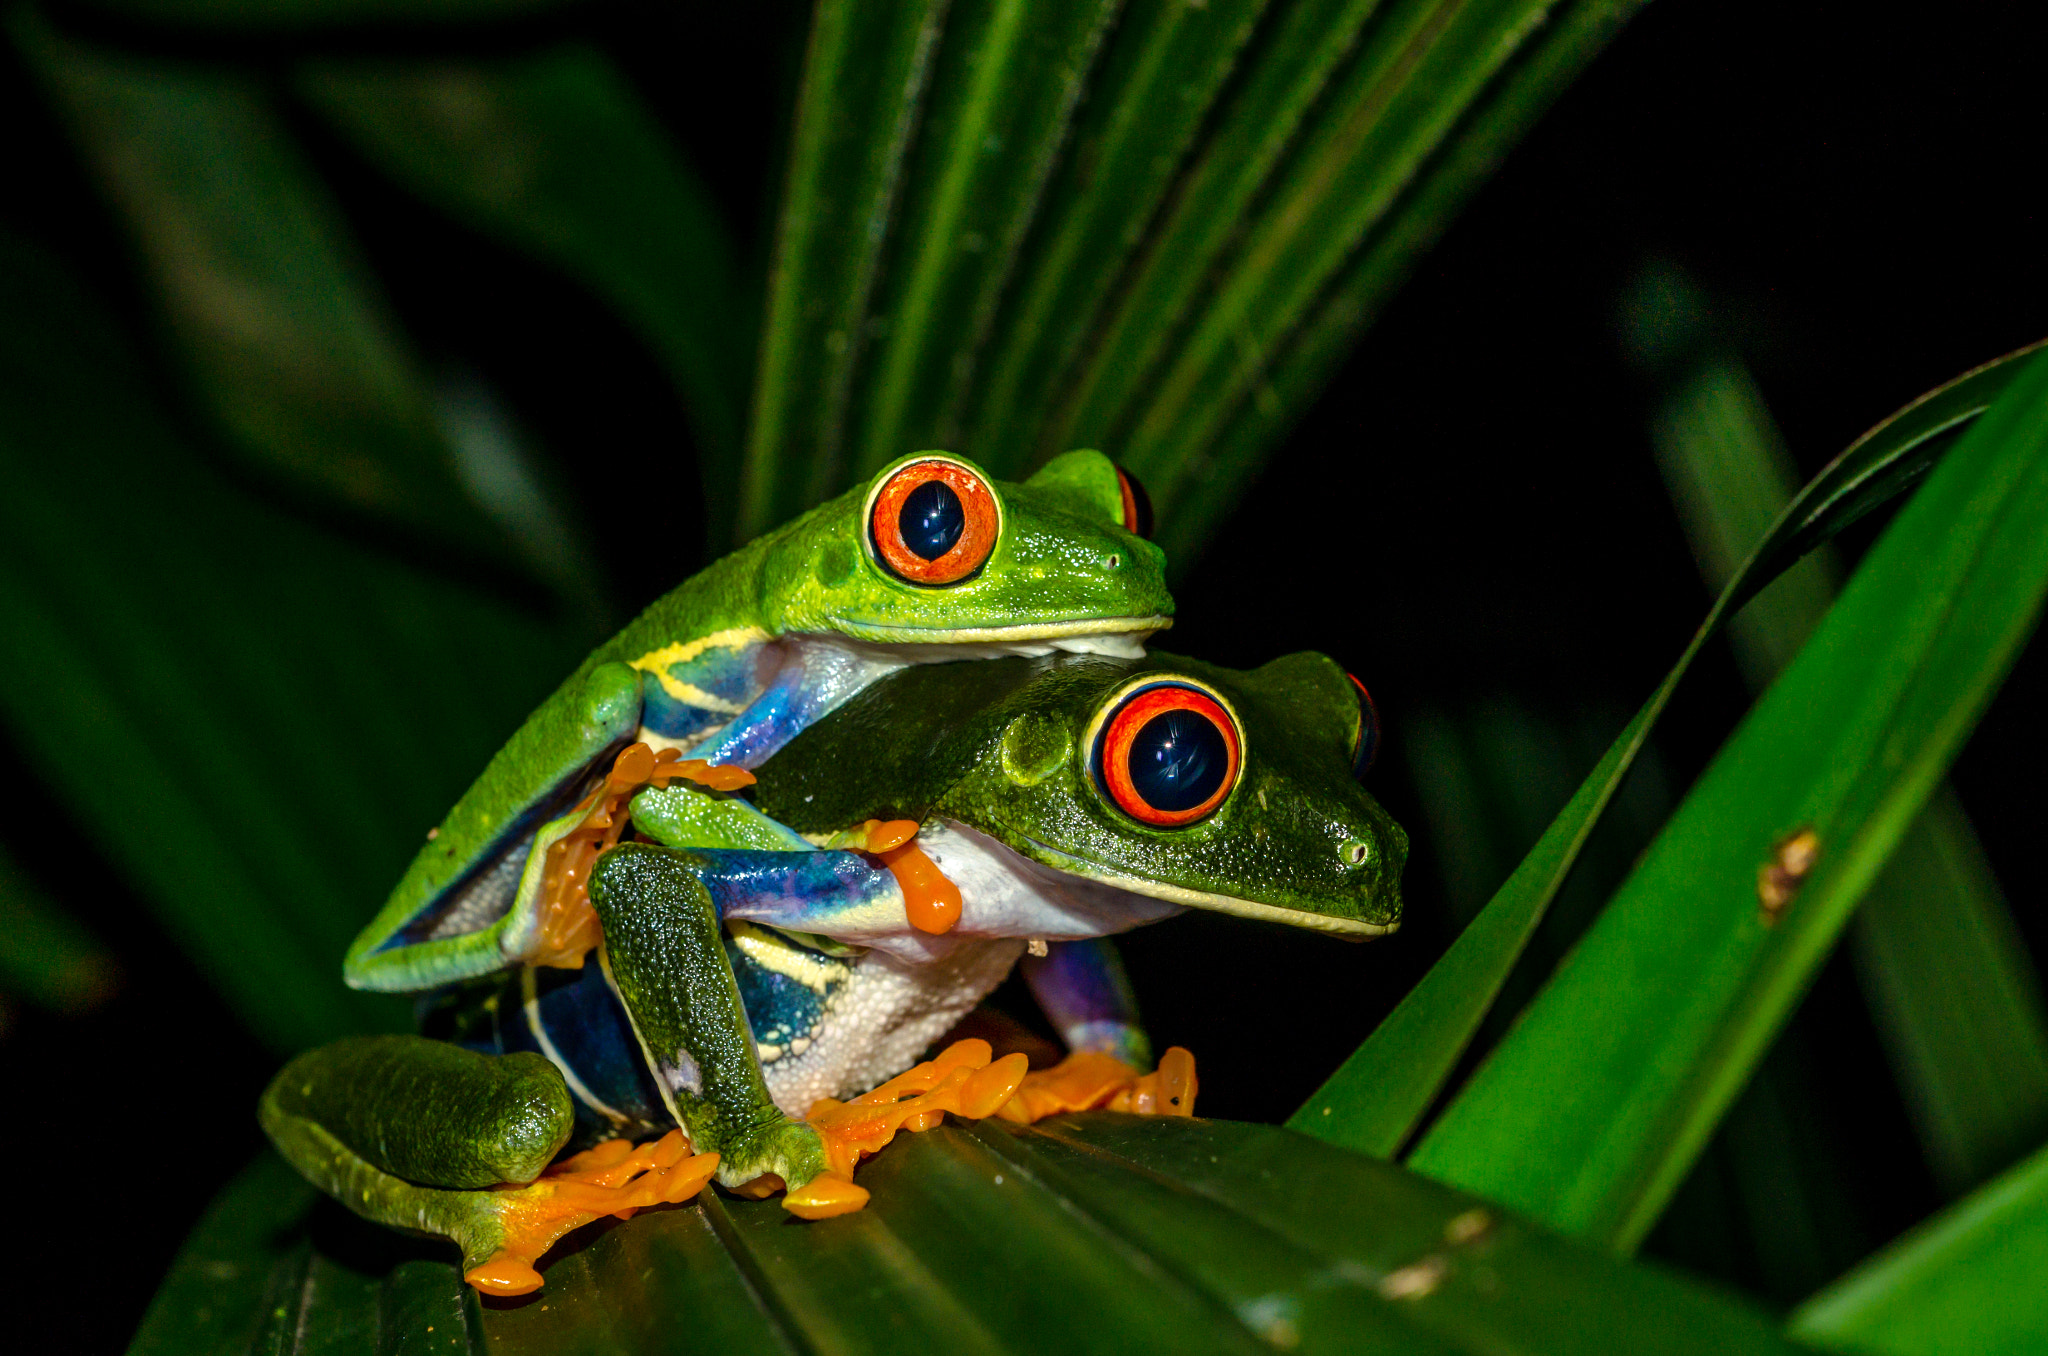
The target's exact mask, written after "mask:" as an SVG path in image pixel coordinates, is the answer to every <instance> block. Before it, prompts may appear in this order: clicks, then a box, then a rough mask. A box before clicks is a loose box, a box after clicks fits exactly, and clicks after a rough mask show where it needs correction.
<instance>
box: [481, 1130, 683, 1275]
mask: <svg viewBox="0 0 2048 1356" xmlns="http://www.w3.org/2000/svg"><path fill="white" fill-rule="evenodd" d="M717 1170H718V1155H717V1154H695V1155H693V1154H691V1153H690V1142H689V1140H688V1139H686V1138H685V1137H684V1135H683V1132H682V1131H680V1130H671V1131H669V1132H668V1133H667V1134H666V1135H663V1136H662V1137H661V1138H660V1139H658V1140H656V1141H654V1142H653V1143H651V1144H643V1145H640V1146H639V1147H637V1148H636V1147H634V1146H633V1145H632V1144H629V1143H628V1142H626V1141H625V1140H622V1139H613V1140H606V1141H605V1142H604V1143H602V1144H599V1145H597V1146H596V1147H595V1148H592V1149H587V1150H585V1151H584V1152H582V1153H580V1154H577V1155H575V1156H574V1157H572V1158H566V1159H563V1160H562V1161H561V1162H559V1163H556V1164H554V1165H553V1166H552V1167H550V1168H549V1169H548V1170H547V1171H546V1172H544V1173H542V1174H541V1176H540V1179H539V1180H538V1181H536V1182H534V1183H533V1184H532V1185H531V1186H523V1187H510V1186H508V1187H500V1188H498V1190H499V1192H500V1193H501V1197H500V1203H499V1206H498V1217H499V1221H500V1223H501V1224H503V1226H504V1229H505V1240H504V1246H502V1247H501V1248H499V1249H498V1250H497V1251H496V1252H495V1253H493V1254H491V1256H490V1258H489V1259H488V1260H486V1261H485V1262H484V1263H483V1264H482V1265H481V1266H477V1267H474V1268H472V1269H471V1270H470V1271H468V1272H467V1273H465V1274H464V1276H463V1279H464V1280H466V1281H468V1282H469V1283H470V1284H471V1285H472V1286H475V1287H476V1288H477V1289H478V1290H480V1291H482V1292H484V1293H485V1294H489V1295H524V1294H527V1293H529V1292H531V1291H534V1290H538V1289H539V1288H540V1284H541V1279H540V1273H539V1272H537V1271H535V1270H534V1269H533V1264H534V1263H535V1262H536V1261H538V1260H539V1259H540V1256H541V1254H543V1253H545V1252H546V1251H547V1250H548V1249H549V1248H551V1247H553V1246H554V1245H555V1241H556V1240H557V1239H559V1238H561V1237H562V1235H563V1234H566V1233H568V1232H569V1231H570V1230H572V1229H577V1228H581V1227H582V1226H583V1225H585V1224H588V1223H590V1222H591V1221H592V1220H596V1219H602V1218H604V1217H605V1216H606V1215H613V1216H616V1217H617V1218H619V1219H630V1218H631V1217H632V1216H633V1214H634V1212H635V1211H639V1210H644V1209H646V1208H647V1207H648V1206H651V1205H674V1204H677V1203H679V1202H682V1201H687V1200H689V1199H690V1198H691V1197H692V1196H695V1195H696V1194H697V1193H698V1192H700V1191H702V1190H703V1189H704V1184H705V1183H707V1182H709V1181H710V1180H711V1174H712V1173H714V1172H716V1171H717Z"/></svg>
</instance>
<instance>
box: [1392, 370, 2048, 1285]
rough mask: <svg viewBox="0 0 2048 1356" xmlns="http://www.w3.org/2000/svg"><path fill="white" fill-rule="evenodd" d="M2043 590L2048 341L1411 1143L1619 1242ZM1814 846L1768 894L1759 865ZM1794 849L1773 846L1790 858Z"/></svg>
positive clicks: (1447, 1174)
mask: <svg viewBox="0 0 2048 1356" xmlns="http://www.w3.org/2000/svg"><path fill="white" fill-rule="evenodd" d="M2044 591H2048V359H2041V358H2037V359H2035V360H2033V361H2031V362H2029V363H2028V364H2027V365H2026V366H2025V367H2024V368H2023V369H2022V370H2021V371H2020V372H2019V373H2018V374H2017V375H2016V376H2015V377H2014V378H2013V380H2012V382H2011V384H2010V385H2009V386H2008V387H2007V389H2006V391H2005V393H2004V394H2003V395H2002V396H2001V397H2000V399H1999V401H1998V403H1997V404H1996V405H1994V406H1993V408H1992V409H1991V410H1989V411H1988V412H1987V413H1986V414H1985V416H1984V417H1983V418H1981V419H1979V420H1978V421H1977V422H1976V423H1975V425H1974V426H1973V427H1972V428H1971V429H1970V431H1969V432H1968V433H1967V434H1966V435H1965V436H1964V437H1963V439H1962V440H1961V442H1960V443H1959V444H1958V446H1957V447H1956V449H1955V450H1954V451H1953V453H1951V455H1950V456H1949V457H1948V458H1947V459H1946V460H1945V461H1944V463H1943V465H1942V466H1941V468H1940V469H1939V470H1938V471H1936V472H1935V473H1934V474H1933V475H1932V476H1931V477H1930V478H1929V479H1928V481H1927V483H1926V485H1925V486H1923V488H1922V492H1921V493H1919V494H1917V495H1916V496H1915V497H1914V499H1913V501H1912V503H1910V504H1909V505H1908V506H1907V507H1906V508H1905V509H1904V510H1903V511H1902V512H1901V513H1900V515H1899V517H1898V519H1897V520H1896V521H1895V522H1894V523H1893V524H1892V525H1891V527H1890V529H1889V530H1888V531H1887V532H1886V534H1885V536H1884V538H1883V539H1882V540H1881V541H1880V543H1879V544H1878V546H1877V547H1876V548H1874V549H1873V550H1872V551H1871V553H1870V555H1869V557H1868V558H1867V559H1866V560H1865V562H1864V563H1863V565H1862V567H1861V569H1859V570H1858V572H1857V574H1856V577H1855V578H1854V579H1853V580H1852V581H1851V582H1850V584H1849V586H1848V588H1847V589H1846V590H1845V591H1844V593H1843V595H1842V598H1841V600H1840V601H1839V602H1838V603H1837V604H1836V606H1835V608H1834V609H1833V611H1832V612H1831V613H1830V614H1829V617H1828V620H1827V622H1826V623H1825V624H1824V625H1823V627H1822V628H1821V629H1820V631H1818V632H1817V633H1816V634H1815V636H1814V638H1813V640H1812V641H1811V642H1809V643H1808V645H1807V647H1806V648H1805V650H1804V651H1802V653H1801V654H1800V657H1799V659H1798V660H1797V661H1795V662H1794V664H1793V665H1792V666H1791V667H1790V668H1789V669H1787V670H1786V672H1785V674H1784V675H1783V676H1782V677H1781V678H1780V679H1779V680H1778V682H1777V683H1776V684H1774V685H1773V686H1772V688H1771V690H1770V692H1769V693H1768V694H1767V695H1766V696H1765V697H1764V699H1763V700H1762V701H1761V702H1759V703H1758V705H1757V707H1756V709H1755V710H1754V711H1753V712H1752V713H1751V715H1750V717H1749V718H1748V719H1747V720H1746V721H1745V722H1744V724H1743V726H1742V727H1741V729H1740V730H1739V731H1738V732H1737V733H1736V735H1735V736H1734V737H1733V739H1732V740H1731V741H1730V742H1729V743H1728V745H1726V746H1725V747H1724V748H1723V750H1722V752H1721V754H1720V756H1719V757H1718V758H1717V759H1716V760H1715V762H1714V764H1713V765H1712V766H1711V767H1710V768H1709V769H1708V771H1707V772H1706V774H1705V775H1704V776H1702V778H1701V779H1700V782H1699V784H1698V785H1697V786H1696V787H1695V788H1694V790H1693V792H1692V794H1691V795H1690V796H1689V797H1688V798H1687V800H1686V802H1685V804H1684V805H1683V806H1682V807H1681V808H1680V809H1679V811H1678V813H1677V814H1676V815H1675V816H1674V817H1673V819H1672V821H1671V823H1670V824H1669V825H1668V826H1667V827H1666V829H1665V831H1664V833H1663V834H1662V835H1660V836H1659V838H1658V839H1657V841H1656V842H1655V843H1653V844H1652V845H1651V847H1650V849H1649V851H1648V853H1647V854H1646V855H1645V857H1644V860H1643V863H1642V865H1641V866H1640V867H1639V868H1638V869H1637V871H1636V872H1635V874H1634V875H1633V876H1632V877H1631V878H1630V880H1629V882H1628V883H1627V884H1626V885H1624V886H1623V888H1622V890H1621V892H1620V893H1619V894H1618V895H1617V896H1616V898H1615V900H1614V902H1613V903H1612V904H1610V905H1609V907H1608V909H1607V911H1606V913H1604V914H1603V915H1602V917H1601V919H1600V921H1599V922H1598V923H1596V924H1595V925H1594V927H1593V929H1592V930H1591V931H1590V932H1588V933H1587V935H1586V937H1585V938H1584V939H1583V940H1582V941H1581V943H1580V944H1579V947H1578V948H1577V950H1575V951H1574V952H1573V954H1572V955H1571V956H1570V957H1569V958H1567V960H1566V961H1565V963H1564V964H1563V965H1562V966H1561V967H1560V968H1559V971H1558V973H1557V975H1556V976H1555V977H1554V978H1553V979H1552V981H1551V983H1550V985H1549V986H1548V988H1547V989H1546V990H1545V991H1544V993H1543V994H1542V995H1541V996H1540V997H1539V998H1538V999H1537V1001H1536V1002H1535V1003H1534V1004H1532V1005H1531V1006H1530V1008H1529V1009H1528V1010H1527V1011H1525V1012H1524V1013H1523V1015H1522V1017H1521V1020H1520V1021H1519V1022H1518V1023H1517V1024H1516V1026H1515V1028H1514V1030H1513V1031H1512V1032H1510V1033H1509V1035H1508V1036H1507V1038H1506V1039H1505V1040H1503V1041H1502V1043H1501V1045H1500V1046H1499V1047H1498V1048H1496V1049H1495V1051H1494V1052H1493V1054H1492V1055H1491V1057H1490V1058H1489V1059H1488V1060H1487V1062H1486V1063H1485V1064H1484V1065H1482V1066H1481V1068H1480V1070H1479V1072H1478V1073H1477V1074H1475V1075H1474V1077H1473V1080H1472V1082H1471V1083H1470V1084H1469V1085H1468V1086H1467V1087H1466V1088H1465V1090H1464V1091H1463V1092H1461V1093H1460V1094H1459V1096H1458V1097H1457V1098H1456V1099H1455V1100H1454V1101H1453V1102H1452V1103H1451V1105H1450V1107H1449V1108H1448V1109H1447V1110H1446V1112H1445V1113H1444V1116H1443V1118H1442V1119H1441V1120H1440V1121H1438V1123H1437V1124H1436V1126H1435V1127H1433V1128H1432V1130H1431V1131H1430V1132H1429V1134H1428V1135H1427V1136H1426V1137H1425V1138H1424V1139H1423V1141H1422V1143H1421V1144H1420V1145H1419V1146H1418V1148H1417V1149H1416V1151H1415V1153H1414V1154H1413V1155H1412V1157H1411V1159H1410V1162H1411V1164H1412V1165H1413V1166H1414V1167H1416V1169H1417V1170H1418V1171H1422V1172H1424V1173H1427V1174H1429V1175H1431V1176H1435V1177H1438V1178H1440V1179H1442V1180H1446V1181H1450V1182H1454V1183H1457V1184H1459V1185H1462V1186H1465V1187H1466V1188H1468V1189H1472V1190H1477V1191H1480V1192H1483V1193H1485V1194H1487V1195H1490V1196H1493V1197H1495V1198H1497V1199H1500V1200H1502V1201H1503V1202H1505V1203H1508V1204H1510V1205H1513V1206H1515V1207H1516V1208H1519V1209H1523V1210H1526V1211H1528V1212H1529V1213H1531V1214H1533V1215H1535V1216H1537V1217H1539V1218H1542V1219H1544V1220H1546V1221H1548V1222H1550V1223H1552V1224H1553V1225H1556V1226H1557V1227H1560V1228H1563V1229H1566V1230H1567V1231H1570V1232H1573V1233H1576V1234H1580V1235H1582V1236H1586V1237H1590V1238H1593V1239H1596V1240H1599V1241H1601V1242H1604V1243H1607V1244H1609V1245H1611V1246H1617V1247H1622V1248H1627V1247H1630V1246H1633V1244H1634V1243H1635V1242H1636V1241H1638V1240H1639V1239H1640V1238H1641V1236H1642V1234H1643V1233H1644V1232H1645V1231H1646V1230H1647V1229H1648V1227H1649V1225H1650V1224H1651V1223H1652V1222H1654V1220H1655V1218H1656V1215H1657V1213H1658V1211H1659V1210H1661V1208H1662V1206H1663V1204H1664V1201H1665V1200H1666V1199H1667V1197H1668V1195H1669V1193H1670V1191H1671V1190H1672V1189H1673V1188H1674V1187H1675V1186H1676V1184H1677V1181H1678V1179H1679V1178H1680V1177H1681V1176H1682V1175H1683V1172H1684V1170H1685V1169H1686V1167H1687V1166H1689V1164H1690V1162H1691V1160H1692V1157H1693V1155H1694V1154H1695V1153H1696V1152H1697V1150H1698V1148H1699V1145H1700V1144H1701V1143H1702V1141H1703V1140H1704V1139H1705V1137H1706V1135H1707V1134H1708V1133H1709V1132H1710V1131H1711V1129H1712V1127H1713V1125H1714V1123H1715V1121H1716V1120H1717V1119H1718V1117H1719V1116H1720V1114H1721V1112H1722V1110H1723V1109H1724V1108H1725V1107H1726V1105H1727V1103H1728V1101H1729V1100H1730V1099H1731V1098H1732V1097H1733V1096H1734V1094H1735V1092H1736V1091H1737V1090H1739V1089H1740V1087H1741V1085H1742V1083H1743V1081H1744V1080H1745V1079H1746V1078H1747V1076H1748V1074H1749V1071H1750V1069H1751V1068H1752V1067H1753V1066H1754V1063H1755V1060H1756V1058H1757V1057H1758V1055H1759V1054H1760V1053H1761V1051H1762V1049H1763V1047H1764V1046H1765V1044H1766V1043H1767V1042H1768V1040H1769V1038H1770V1036H1771V1035H1772V1033H1773V1032H1774V1031H1775V1030H1776V1027H1777V1024H1778V1023H1779V1022H1780V1021H1781V1020H1782V1018H1783V1017H1784V1015H1785V1013H1786V1012H1787V1010H1788V1009H1789V1008H1790V1006H1791V1004H1792V1002H1793V1001H1794V1000H1795V999H1796V997H1797V996H1798V994H1799V992H1800V991H1801V990H1802V989H1803V987H1804V985H1805V983H1806V981H1807V979H1808V977H1809V976H1810V975H1811V973H1812V970H1813V968H1814V967H1815V966H1816V965H1817V964H1818V963H1819V962H1820V960H1821V959H1822V958H1823V957H1824V956H1825V955H1826V953H1827V950H1828V948H1829V946H1830V945H1831V944H1832V942H1833V941H1834V938H1835V936H1836V934H1837V933H1838V932H1839V930H1840V928H1841V926H1842V925H1843V923H1845V922H1846V920H1847V918H1848V915H1849V911H1850V910H1851V908H1853V906H1854V905H1855V903H1856V901H1857V900H1858V898H1859V897H1860V896H1861V894H1862V892H1863V890H1864V888H1865V887H1866V886H1867V885H1868V884H1869V882H1870V880H1871V878H1872V877H1873V876H1874V875H1875V874H1876V872H1877V871H1878V870H1879V868H1880V867H1881V866H1882V865H1883V862H1884V860H1885V858H1886V856H1887V855H1888V854H1889V852H1890V850H1891V848H1892V847H1893V846H1894V844H1895V843H1896V842H1897V841H1898V838H1899V835H1900V834H1901V833H1902V832H1903V831H1904V829H1905V827H1906V825H1907V824H1908V823H1909V822H1910V821H1911V819H1912V817H1913V816H1914V815H1915V814H1916V813H1917V812H1918V810H1919V808H1920V806H1921V804H1922V803H1923V802H1924V800H1925V798H1926V796H1927V795H1928V794H1929V793H1930V792H1931V791H1932V789H1933V787H1934V786H1935V785H1936V784H1937V782H1938V781H1939V779H1940V777H1941V774H1942V772H1943V770H1944V769H1945V768H1946V765H1947V763H1948V760H1949V759H1950V758H1952V757H1953V756H1954V754H1955V751H1956V749H1957V748H1958V747H1959V746H1960V745H1961V743H1962V740H1963V739H1964V738H1965V737H1966V736H1967V734H1968V732H1969V729H1970V728H1971V726H1972V725H1973V724H1974V722H1975V720H1976V718H1977V716H1978V714H1979V713H1980V712H1981V711H1982V709H1983V707H1984V705H1985V703H1987V702H1988V701H1989V699H1990V696H1991V694H1992V692H1993V691H1995V690H1996V688H1997V685H1998V683H1999V682H2000V681H2001V680H2002V678H2003V676H2004V673H2005V671H2006V669H2007V667H2008V666H2009V665H2010V663H2011V661H2012V659H2013V657H2014V656H2015V655H2016V654H2017V652H2018V649H2019V647H2020V645H2021V644H2022V643H2023V642H2024V641H2025V639H2026V637H2027V635H2028V634H2029V633H2030V631H2031V630H2032V626H2033V622H2034V620H2035V617H2036V615H2037V612H2038V609H2039V605H2040V602H2041V599H2042V596H2043V593H2044ZM1808 831H1810V832H1811V833H1813V834H1814V835H1816V838H1817V842H1818V853H1819V855H1818V859H1817V861H1816V862H1815V863H1814V864H1813V865H1812V867H1811V871H1810V874H1807V875H1805V876H1804V877H1803V879H1802V880H1801V881H1800V882H1799V883H1798V884H1797V887H1796V895H1795V896H1794V897H1793V898H1792V900H1791V901H1790V903H1789V904H1788V905H1784V906H1783V907H1781V908H1780V909H1776V910H1774V909H1771V908H1769V907H1768V906H1767V907H1764V908H1760V907H1759V898H1760V897H1761V894H1760V890H1761V887H1760V873H1761V872H1763V871H1764V870H1766V869H1767V868H1768V867H1769V866H1770V865H1771V864H1772V863H1773V862H1774V861H1779V860H1781V859H1779V858H1775V857H1774V855H1773V854H1774V853H1777V852H1779V851H1780V848H1778V847H1775V846H1774V845H1777V844H1783V843H1785V842H1787V841H1789V839H1790V838H1791V836H1792V835H1795V834H1798V833H1803V832H1808ZM1784 860H1789V859H1784Z"/></svg>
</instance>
